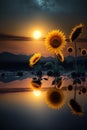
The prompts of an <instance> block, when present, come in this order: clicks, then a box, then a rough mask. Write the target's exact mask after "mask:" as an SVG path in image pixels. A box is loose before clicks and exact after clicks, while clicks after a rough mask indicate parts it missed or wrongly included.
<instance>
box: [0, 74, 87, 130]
mask: <svg viewBox="0 0 87 130" xmlns="http://www.w3.org/2000/svg"><path fill="white" fill-rule="evenodd" d="M45 77H46V76H45ZM5 78H6V77H5ZM52 78H53V77H51V78H49V80H47V81H45V80H44V81H43V82H42V89H41V90H40V91H39V92H35V91H33V90H32V89H31V88H30V82H31V80H32V78H29V77H26V78H25V79H22V78H20V80H19V79H18V80H17V77H16V80H14V81H11V82H2V81H1V82H0V130H58V129H59V130H87V92H86V93H83V92H81V94H80V93H79V92H80V86H82V85H83V83H82V84H81V85H78V87H77V88H76V91H75V90H74V88H73V89H72V90H71V91H70V90H68V88H67V86H68V85H69V84H71V83H72V79H68V80H66V81H64V83H63V86H62V89H61V91H62V92H63V94H64V102H63V105H62V106H61V104H60V107H59V108H58V109H53V108H52V107H51V106H50V105H49V104H48V103H47V102H46V94H47V91H48V89H49V88H50V87H52V86H51V81H52ZM86 81H87V79H86ZM86 84H87V83H86V82H85V83H84V87H85V88H86V89H87V87H86V86H87V85H86ZM75 92H76V93H75ZM75 94H76V97H75ZM71 99H75V100H76V102H77V103H78V104H79V105H80V107H81V109H82V113H81V115H80V113H78V112H77V113H76V112H75V111H74V110H71V108H70V107H69V105H68V104H69V101H70V100H71Z"/></svg>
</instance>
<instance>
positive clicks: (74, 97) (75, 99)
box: [74, 83, 77, 101]
mask: <svg viewBox="0 0 87 130" xmlns="http://www.w3.org/2000/svg"><path fill="white" fill-rule="evenodd" d="M76 88H77V83H76V85H75V89H74V100H75V101H76Z"/></svg>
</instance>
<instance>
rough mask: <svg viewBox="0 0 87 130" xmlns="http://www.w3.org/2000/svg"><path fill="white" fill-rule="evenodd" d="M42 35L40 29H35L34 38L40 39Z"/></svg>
mask: <svg viewBox="0 0 87 130" xmlns="http://www.w3.org/2000/svg"><path fill="white" fill-rule="evenodd" d="M40 37H41V32H40V31H39V30H36V31H34V38H35V39H39V38H40Z"/></svg>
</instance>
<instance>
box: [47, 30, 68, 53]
mask: <svg viewBox="0 0 87 130" xmlns="http://www.w3.org/2000/svg"><path fill="white" fill-rule="evenodd" d="M45 45H46V47H47V49H48V50H49V51H51V52H53V53H56V52H58V51H61V50H62V49H63V48H64V47H65V45H66V38H65V35H64V33H63V32H61V31H60V30H53V31H51V32H49V33H48V35H47V37H46V40H45Z"/></svg>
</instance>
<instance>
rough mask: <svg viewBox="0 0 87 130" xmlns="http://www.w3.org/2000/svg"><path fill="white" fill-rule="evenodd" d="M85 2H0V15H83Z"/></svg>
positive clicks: (74, 0) (86, 9) (46, 0)
mask: <svg viewBox="0 0 87 130" xmlns="http://www.w3.org/2000/svg"><path fill="white" fill-rule="evenodd" d="M86 7H87V1H86V0H84V2H83V1H81V0H71V1H70V0H66V1H65V0H15V1H12V0H1V1H0V12H1V13H4V14H5V13H6V14H7V13H10V14H11V13H16V14H17V13H18V14H20V13H36V12H39V11H41V12H43V11H45V12H56V13H61V12H62V13H75V14H79V15H85V14H86V12H87V8H86Z"/></svg>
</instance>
